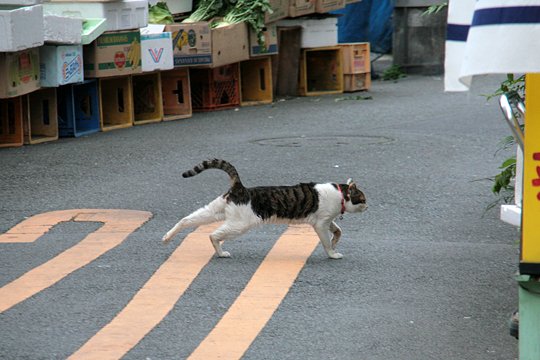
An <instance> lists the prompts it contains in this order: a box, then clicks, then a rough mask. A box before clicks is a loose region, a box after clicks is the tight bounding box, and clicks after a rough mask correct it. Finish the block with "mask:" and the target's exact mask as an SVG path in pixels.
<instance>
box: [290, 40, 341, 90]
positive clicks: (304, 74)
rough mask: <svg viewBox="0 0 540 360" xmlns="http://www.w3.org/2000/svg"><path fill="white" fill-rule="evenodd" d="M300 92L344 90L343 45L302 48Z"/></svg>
mask: <svg viewBox="0 0 540 360" xmlns="http://www.w3.org/2000/svg"><path fill="white" fill-rule="evenodd" d="M298 92H299V95H301V96H318V95H325V94H340V93H342V92H343V68H342V65H341V47H339V46H329V47H320V48H309V49H302V52H301V57H300V74H299V83H298Z"/></svg>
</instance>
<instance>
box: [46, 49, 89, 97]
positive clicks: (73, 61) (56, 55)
mask: <svg viewBox="0 0 540 360" xmlns="http://www.w3.org/2000/svg"><path fill="white" fill-rule="evenodd" d="M39 68H40V77H41V86H43V87H57V86H60V85H66V84H74V83H79V82H82V81H84V69H83V48H82V45H44V46H42V47H41V48H40V49H39Z"/></svg>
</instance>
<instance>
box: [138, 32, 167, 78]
mask: <svg viewBox="0 0 540 360" xmlns="http://www.w3.org/2000/svg"><path fill="white" fill-rule="evenodd" d="M171 34H172V33H170V32H159V33H145V31H144V29H141V56H142V59H141V60H142V71H143V72H146V71H155V70H171V69H173V68H174V56H173V48H172V46H171V44H172V35H171Z"/></svg>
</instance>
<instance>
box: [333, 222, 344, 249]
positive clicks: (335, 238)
mask: <svg viewBox="0 0 540 360" xmlns="http://www.w3.org/2000/svg"><path fill="white" fill-rule="evenodd" d="M330 232H331V233H332V234H333V235H334V236H333V237H332V249H334V250H336V246H337V243H338V242H339V239H340V238H341V228H340V227H339V226H338V224H336V222H335V221H332V222H331V223H330Z"/></svg>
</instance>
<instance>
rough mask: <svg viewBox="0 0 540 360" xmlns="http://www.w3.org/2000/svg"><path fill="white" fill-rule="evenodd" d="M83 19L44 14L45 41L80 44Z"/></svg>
mask: <svg viewBox="0 0 540 360" xmlns="http://www.w3.org/2000/svg"><path fill="white" fill-rule="evenodd" d="M82 23H83V20H82V19H79V18H71V17H66V16H58V15H45V16H44V27H45V42H47V43H53V44H80V43H81V37H82Z"/></svg>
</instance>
